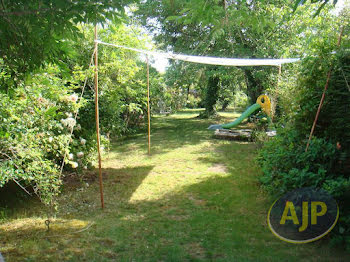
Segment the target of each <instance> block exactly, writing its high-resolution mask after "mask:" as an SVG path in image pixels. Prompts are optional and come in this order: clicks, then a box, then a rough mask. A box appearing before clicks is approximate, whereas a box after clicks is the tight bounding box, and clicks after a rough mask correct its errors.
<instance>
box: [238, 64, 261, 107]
mask: <svg viewBox="0 0 350 262" xmlns="http://www.w3.org/2000/svg"><path fill="white" fill-rule="evenodd" d="M243 71H244V75H245V77H246V81H247V95H248V96H249V98H250V100H251V103H255V102H256V99H257V98H258V97H259V96H260V95H261V93H262V91H263V90H264V89H263V86H262V83H261V82H260V81H259V79H257V78H255V77H254V75H253V70H251V69H243Z"/></svg>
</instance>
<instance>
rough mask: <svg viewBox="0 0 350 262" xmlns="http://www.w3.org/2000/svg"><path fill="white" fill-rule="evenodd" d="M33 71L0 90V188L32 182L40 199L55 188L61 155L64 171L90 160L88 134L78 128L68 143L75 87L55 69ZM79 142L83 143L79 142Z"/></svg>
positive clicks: (45, 199) (45, 198)
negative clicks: (16, 84)
mask: <svg viewBox="0 0 350 262" xmlns="http://www.w3.org/2000/svg"><path fill="white" fill-rule="evenodd" d="M46 71H47V72H46V73H40V74H35V75H33V76H32V77H31V78H28V79H27V80H26V81H25V82H24V83H23V84H21V86H19V87H18V88H17V89H16V90H14V91H13V93H11V95H8V94H1V100H0V101H1V106H0V108H1V109H0V119H1V121H0V123H1V124H0V149H1V150H0V151H1V154H0V161H1V166H0V172H1V173H0V186H3V185H4V184H5V183H7V182H8V181H10V180H16V181H19V182H20V183H23V185H24V186H32V188H33V191H34V192H35V193H36V194H37V195H38V196H39V197H40V198H41V200H42V201H43V202H44V203H50V202H52V200H53V197H54V196H56V195H57V194H58V192H59V186H60V184H61V180H60V176H59V170H60V169H59V168H60V165H61V164H62V160H63V158H64V155H66V156H67V158H66V164H70V165H69V168H68V169H75V168H77V167H78V166H79V168H82V167H83V166H85V165H88V164H90V162H91V156H90V154H91V153H92V150H91V143H89V142H88V143H86V140H88V141H89V138H87V137H83V134H84V132H83V131H81V130H80V128H77V133H74V134H73V137H72V138H73V141H72V142H71V143H70V146H68V142H69V140H70V132H71V128H73V127H74V126H75V125H76V121H75V119H74V117H73V115H74V114H75V113H76V112H77V110H78V109H79V107H81V106H82V105H83V104H84V101H80V102H79V103H78V102H77V99H78V95H77V94H75V93H74V85H71V84H68V82H67V81H63V80H62V79H61V78H59V77H58V73H59V72H58V71H57V68H56V67H47V69H46ZM82 140H83V141H84V140H85V142H82Z"/></svg>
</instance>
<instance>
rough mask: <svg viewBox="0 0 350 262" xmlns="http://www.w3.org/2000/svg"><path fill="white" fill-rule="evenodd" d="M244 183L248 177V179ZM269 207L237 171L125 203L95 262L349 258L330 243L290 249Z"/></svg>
mask: <svg viewBox="0 0 350 262" xmlns="http://www.w3.org/2000/svg"><path fill="white" fill-rule="evenodd" d="M243 180H244V179H243ZM269 204H270V203H267V201H266V199H265V198H264V195H263V193H262V192H259V188H258V187H257V185H254V183H252V181H250V182H249V183H243V185H242V181H240V179H239V175H238V174H237V171H235V172H230V175H228V176H225V177H221V176H217V177H212V178H210V179H207V180H205V181H202V182H200V183H197V184H192V185H189V186H186V187H184V188H182V190H180V191H179V192H177V193H169V194H167V195H166V196H164V197H163V198H162V199H158V200H152V201H147V200H143V201H137V202H133V203H124V204H123V203H119V204H118V205H116V206H115V209H114V211H115V210H119V212H120V213H119V214H116V213H114V212H107V213H104V216H103V222H100V223H98V225H97V228H96V231H95V234H96V235H98V237H100V238H102V239H108V240H109V241H110V243H112V244H111V245H109V246H106V245H105V244H100V243H97V245H96V246H95V249H94V252H91V253H89V254H87V257H88V258H89V259H90V261H99V260H100V259H102V260H103V258H105V259H107V258H109V257H110V256H111V257H113V259H115V260H118V261H129V260H134V261H287V260H288V261H310V256H311V257H312V261H330V259H335V258H340V260H339V261H341V259H345V257H346V254H345V253H343V252H341V251H338V250H334V249H333V250H332V249H330V248H329V247H328V246H327V243H326V242H327V240H321V241H318V242H316V243H313V244H309V245H307V246H306V245H305V246H302V245H290V244H288V243H285V242H282V241H280V240H279V239H277V238H275V237H274V236H273V234H272V233H271V232H270V231H269V229H268V227H267V225H266V214H267V212H268V208H269Z"/></svg>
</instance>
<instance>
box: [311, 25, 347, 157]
mask: <svg viewBox="0 0 350 262" xmlns="http://www.w3.org/2000/svg"><path fill="white" fill-rule="evenodd" d="M343 32H344V27H341V29H340V34H339V37H338V43H337V46H338V47H339V46H340V43H341V38H342V35H343ZM331 73H332V69H329V71H328V73H327V81H326V84H325V86H324V89H323V93H322V97H321V100H320V104H319V105H318V108H317V112H316V116H315V120H314V123H313V124H312V127H311V131H310V135H309V139H308V141H307V144H306V148H305V152H307V150H308V149H309V146H310V142H311V139H312V136H313V134H314V131H315V127H316V124H317V120H318V117H319V115H320V112H321V108H322V106H323V102H324V99H325V97H326V91H327V89H328V85H329V81H330V79H331Z"/></svg>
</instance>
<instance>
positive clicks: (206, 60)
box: [96, 40, 300, 66]
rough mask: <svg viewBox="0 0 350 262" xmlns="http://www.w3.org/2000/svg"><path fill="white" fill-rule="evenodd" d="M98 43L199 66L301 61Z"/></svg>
mask: <svg viewBox="0 0 350 262" xmlns="http://www.w3.org/2000/svg"><path fill="white" fill-rule="evenodd" d="M96 43H98V44H102V45H108V46H114V47H118V48H123V49H127V50H132V51H135V52H138V53H142V54H146V55H150V56H155V57H162V58H167V59H173V60H181V61H186V62H192V63H198V64H207V65H221V66H280V65H282V64H287V63H294V62H297V61H299V60H300V59H299V58H285V59H255V58H251V59H245V58H221V57H212V56H193V55H182V54H173V53H164V52H155V51H147V50H142V49H136V48H132V47H127V46H122V45H115V44H110V43H105V42H102V41H99V40H96Z"/></svg>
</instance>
